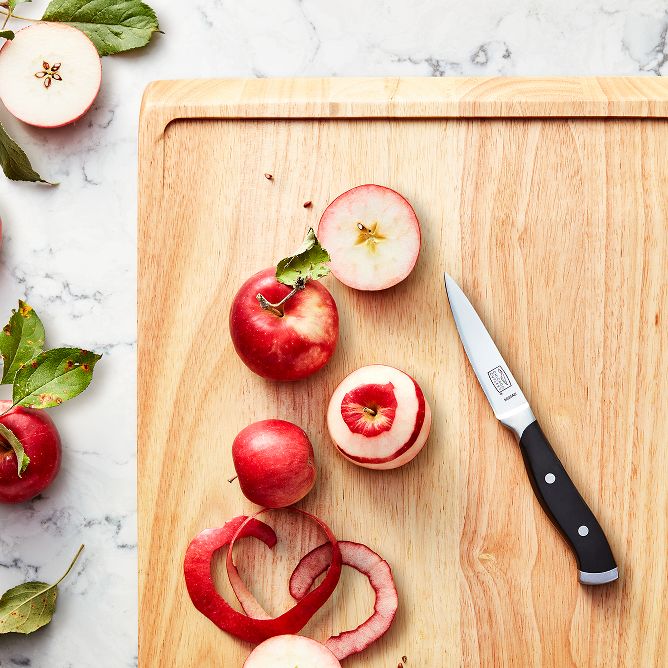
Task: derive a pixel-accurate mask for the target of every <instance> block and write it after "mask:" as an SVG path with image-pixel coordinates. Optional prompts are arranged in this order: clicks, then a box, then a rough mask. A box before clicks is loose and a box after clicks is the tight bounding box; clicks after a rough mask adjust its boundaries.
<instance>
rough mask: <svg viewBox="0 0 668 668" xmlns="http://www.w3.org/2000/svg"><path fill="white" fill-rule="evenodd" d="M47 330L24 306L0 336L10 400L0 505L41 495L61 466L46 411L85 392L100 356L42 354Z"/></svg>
mask: <svg viewBox="0 0 668 668" xmlns="http://www.w3.org/2000/svg"><path fill="white" fill-rule="evenodd" d="M44 341H45V335H44V326H43V325H42V322H41V320H40V319H39V317H38V316H37V314H36V313H35V311H34V310H33V309H32V308H31V307H30V306H29V305H28V304H26V303H25V302H23V301H19V307H18V309H17V310H15V311H14V312H13V313H12V316H11V318H10V319H9V322H8V323H7V324H6V325H5V327H4V328H3V329H2V331H1V332H0V355H1V356H2V361H3V373H2V380H1V382H2V384H10V385H11V386H12V398H11V400H4V401H0V503H20V502H21V501H27V500H29V499H32V498H34V497H35V496H37V495H38V494H40V493H41V492H42V491H44V489H46V488H47V487H48V486H49V485H50V484H51V483H52V482H53V480H54V479H55V477H56V475H57V474H58V470H59V468H60V460H61V446H60V437H59V436H58V431H57V429H56V426H55V424H54V423H53V421H52V420H51V418H50V417H49V416H48V415H47V414H46V413H44V412H43V410H42V409H44V408H49V407H52V406H59V405H60V404H62V403H63V401H67V400H68V399H71V398H72V397H75V396H77V395H78V394H80V393H81V392H83V391H84V390H85V389H86V388H87V387H88V385H90V382H91V380H92V377H93V369H94V367H95V364H96V363H97V361H98V360H99V359H100V357H101V355H98V354H96V353H93V352H90V351H88V350H81V349H80V348H55V349H53V350H46V351H44V350H43V347H44Z"/></svg>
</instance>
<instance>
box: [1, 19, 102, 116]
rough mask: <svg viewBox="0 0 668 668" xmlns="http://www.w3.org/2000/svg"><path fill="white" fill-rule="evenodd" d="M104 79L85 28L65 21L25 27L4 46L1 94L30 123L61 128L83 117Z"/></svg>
mask: <svg viewBox="0 0 668 668" xmlns="http://www.w3.org/2000/svg"><path fill="white" fill-rule="evenodd" d="M101 80H102V63H101V60H100V56H99V54H98V52H97V49H96V48H95V45H94V44H93V42H91V40H90V39H89V38H88V37H87V36H86V35H85V34H84V33H83V32H81V30H78V29H77V28H73V27H72V26H68V25H65V24H63V23H49V22H40V23H36V24H35V25H32V26H28V27H27V28H23V29H22V30H19V31H18V32H17V33H16V36H15V37H14V39H13V40H7V42H5V44H4V45H3V47H2V49H1V50H0V98H2V101H3V103H4V105H5V106H6V107H7V109H8V110H9V111H10V112H11V113H12V114H14V116H16V118H18V119H19V120H21V121H23V122H24V123H28V124H30V125H36V126H38V127H42V128H58V127H61V126H63V125H67V124H68V123H73V122H74V121H76V120H77V119H79V118H81V116H83V115H84V114H85V113H86V112H87V111H88V109H89V108H90V107H91V105H92V104H93V102H94V100H95V98H96V97H97V94H98V91H99V90H100V82H101Z"/></svg>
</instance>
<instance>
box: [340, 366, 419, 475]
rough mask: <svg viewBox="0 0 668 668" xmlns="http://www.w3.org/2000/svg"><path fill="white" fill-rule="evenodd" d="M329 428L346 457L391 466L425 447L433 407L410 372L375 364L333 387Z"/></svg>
mask: <svg viewBox="0 0 668 668" xmlns="http://www.w3.org/2000/svg"><path fill="white" fill-rule="evenodd" d="M327 427H328V429H329V434H330V436H331V438H332V440H333V441H334V444H335V445H336V447H337V449H338V451H339V452H340V453H341V454H342V455H343V456H344V457H346V459H349V460H350V461H352V462H354V463H355V464H358V465H359V466H364V467H366V468H371V469H393V468H397V467H399V466H403V465H404V464H406V463H408V462H409V461H411V460H412V459H413V458H414V457H415V456H416V455H417V454H418V452H420V450H421V449H422V448H423V446H424V444H425V443H426V441H427V438H428V436H429V431H430V429H431V409H430V407H429V404H428V403H427V401H426V399H425V397H424V394H423V392H422V390H421V389H420V386H419V385H418V384H417V382H415V380H414V379H413V378H411V377H410V376H409V375H408V374H406V373H404V372H403V371H399V369H395V368H394V367H391V366H384V365H382V364H373V365H371V366H365V367H362V368H361V369H357V371H353V373H351V374H350V375H349V376H347V377H346V378H344V379H343V381H342V382H341V384H340V385H339V386H338V387H337V388H336V390H334V394H333V395H332V398H331V400H330V402H329V408H328V410H327Z"/></svg>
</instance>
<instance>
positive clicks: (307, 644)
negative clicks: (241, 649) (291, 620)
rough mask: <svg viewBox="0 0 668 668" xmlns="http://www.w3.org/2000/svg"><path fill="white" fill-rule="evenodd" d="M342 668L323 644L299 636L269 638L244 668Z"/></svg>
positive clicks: (254, 652)
mask: <svg viewBox="0 0 668 668" xmlns="http://www.w3.org/2000/svg"><path fill="white" fill-rule="evenodd" d="M297 667H298V668H341V664H340V663H339V660H338V659H337V658H336V657H335V656H334V655H333V654H332V653H331V652H330V651H329V650H328V649H327V648H326V647H325V646H324V645H323V644H321V643H319V642H316V641H315V640H311V638H305V637H304V636H297V635H284V636H276V637H274V638H269V640H265V641H264V642H263V643H261V644H260V645H258V646H257V647H256V648H255V649H254V650H253V651H252V652H251V654H250V656H249V657H248V658H247V659H246V661H245V663H244V668H297Z"/></svg>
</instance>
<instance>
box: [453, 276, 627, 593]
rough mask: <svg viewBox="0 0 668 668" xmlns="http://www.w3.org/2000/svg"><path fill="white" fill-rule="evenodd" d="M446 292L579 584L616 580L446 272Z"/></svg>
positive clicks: (589, 522) (592, 522) (513, 385)
mask: <svg viewBox="0 0 668 668" xmlns="http://www.w3.org/2000/svg"><path fill="white" fill-rule="evenodd" d="M445 289H446V292H447V295H448V301H449V302H450V309H451V310H452V315H453V317H454V320H455V325H456V327H457V331H458V332H459V338H460V339H461V341H462V344H463V346H464V350H465V352H466V356H467V357H468V359H469V362H470V363H471V366H472V367H473V371H474V373H475V375H476V378H477V379H478V382H479V383H480V386H481V387H482V390H483V392H484V393H485V396H486V397H487V400H488V401H489V404H490V406H491V407H492V411H493V412H494V415H495V416H496V418H497V420H499V422H501V423H502V424H503V425H505V426H506V427H507V428H509V429H511V430H512V431H513V432H514V434H515V436H516V438H517V440H518V442H519V446H520V450H521V452H522V458H523V459H524V465H525V467H526V470H527V474H528V476H529V480H530V482H531V486H532V487H533V490H534V493H535V494H536V497H537V499H538V501H539V502H540V504H541V506H542V507H543V510H544V511H545V512H546V514H547V516H548V517H549V518H550V520H551V521H552V523H553V524H554V525H555V526H556V528H557V529H558V530H559V531H560V532H561V534H562V535H563V536H564V538H565V539H566V541H567V543H568V544H569V545H570V547H571V549H572V551H573V553H574V555H575V558H576V561H577V564H578V579H579V581H580V582H581V583H582V584H590V585H597V584H605V583H607V582H612V581H614V580H616V579H617V578H618V577H619V572H618V569H617V564H616V562H615V559H614V557H613V555H612V550H611V549H610V545H609V543H608V540H607V538H606V536H605V533H604V532H603V529H602V528H601V525H600V524H599V523H598V520H597V519H596V517H595V516H594V514H593V513H592V511H591V509H590V508H589V506H588V505H587V503H586V502H585V501H584V499H583V498H582V496H581V495H580V493H579V492H578V490H577V488H576V487H575V485H574V484H573V481H572V480H571V479H570V477H569V476H568V473H566V470H565V469H564V467H563V465H562V464H561V462H560V461H559V458H558V457H557V455H556V454H555V452H554V450H553V449H552V446H551V445H550V443H549V441H548V440H547V438H546V437H545V435H544V434H543V431H542V430H541V428H540V425H539V424H538V421H537V420H536V418H535V416H534V414H533V411H532V410H531V407H530V406H529V402H528V401H527V400H526V397H525V396H524V393H523V392H522V390H521V388H520V386H519V385H518V384H517V381H516V380H515V377H514V376H513V374H512V372H511V371H510V369H509V367H508V365H507V364H506V362H505V360H504V359H503V357H502V356H501V353H500V352H499V350H498V348H497V347H496V344H495V343H494V341H493V339H492V337H491V336H490V335H489V332H488V331H487V328H486V327H485V325H484V324H483V322H482V320H481V319H480V317H479V316H478V314H477V313H476V310H475V309H474V308H473V306H472V305H471V302H470V301H469V300H468V298H467V297H466V295H465V294H464V292H463V291H462V289H461V288H460V287H459V285H457V283H456V282H455V280H454V279H453V278H452V276H450V275H449V274H447V273H446V274H445Z"/></svg>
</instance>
